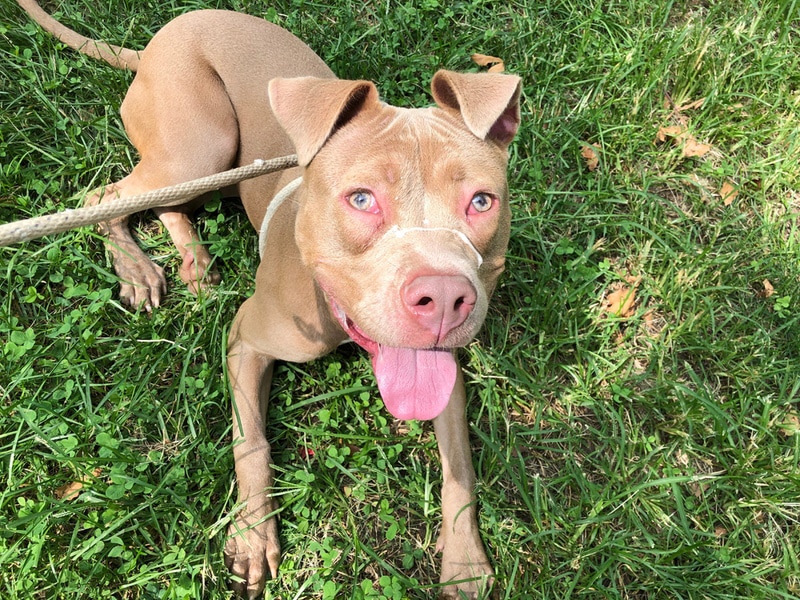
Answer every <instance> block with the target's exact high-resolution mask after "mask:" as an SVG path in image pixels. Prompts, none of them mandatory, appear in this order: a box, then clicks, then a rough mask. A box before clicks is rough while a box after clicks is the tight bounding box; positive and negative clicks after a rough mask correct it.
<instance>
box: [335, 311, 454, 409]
mask: <svg viewBox="0 0 800 600" xmlns="http://www.w3.org/2000/svg"><path fill="white" fill-rule="evenodd" d="M330 304H331V308H332V310H333V314H334V316H335V317H336V319H337V320H338V321H339V323H340V325H341V326H342V328H343V329H344V330H345V332H347V334H348V335H349V336H350V338H351V339H352V340H353V341H354V342H355V343H356V344H358V345H359V346H361V347H362V348H364V349H365V350H366V351H367V352H369V354H370V358H371V359H372V370H373V371H374V373H375V380H376V381H377V382H378V389H379V390H380V393H381V397H382V398H383V403H384V404H385V405H386V410H388V411H389V412H390V413H391V414H392V415H393V416H394V417H395V418H397V419H403V420H409V419H417V420H429V419H434V418H436V417H437V416H439V415H440V414H441V413H442V411H443V410H444V409H445V408H446V407H447V403H448V402H449V400H450V396H451V394H452V393H453V387H454V386H455V382H456V375H457V370H458V368H457V366H456V361H455V358H454V356H453V352H452V350H448V349H437V348H434V349H420V348H396V347H392V346H386V345H384V344H380V343H378V342H376V341H375V340H373V339H372V338H370V337H369V336H368V335H366V334H365V333H364V331H363V330H361V329H360V328H359V327H358V325H356V324H355V322H353V320H352V319H350V317H348V316H347V314H346V313H345V312H344V310H342V308H341V307H340V306H339V305H338V304H336V302H335V301H333V300H330Z"/></svg>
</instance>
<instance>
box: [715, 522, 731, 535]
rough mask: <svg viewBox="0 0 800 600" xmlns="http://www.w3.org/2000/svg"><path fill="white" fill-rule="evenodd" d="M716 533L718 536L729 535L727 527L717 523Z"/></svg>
mask: <svg viewBox="0 0 800 600" xmlns="http://www.w3.org/2000/svg"><path fill="white" fill-rule="evenodd" d="M714 535H715V536H717V537H718V538H719V537H724V536H726V535H728V530H727V529H725V528H724V527H723V526H722V525H717V526H716V527H714Z"/></svg>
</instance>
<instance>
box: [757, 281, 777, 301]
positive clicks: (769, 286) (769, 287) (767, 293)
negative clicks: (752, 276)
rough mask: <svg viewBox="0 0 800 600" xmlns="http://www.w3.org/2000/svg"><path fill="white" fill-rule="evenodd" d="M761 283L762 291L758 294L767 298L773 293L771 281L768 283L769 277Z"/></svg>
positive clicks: (773, 288)
mask: <svg viewBox="0 0 800 600" xmlns="http://www.w3.org/2000/svg"><path fill="white" fill-rule="evenodd" d="M762 283H763V285H764V291H763V292H761V293H760V294H759V296H762V297H764V298H769V297H770V296H772V294H774V293H775V287H774V286H773V285H772V283H770V280H769V279H765V280H764V281H763V282H762Z"/></svg>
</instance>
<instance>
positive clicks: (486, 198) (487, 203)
mask: <svg viewBox="0 0 800 600" xmlns="http://www.w3.org/2000/svg"><path fill="white" fill-rule="evenodd" d="M492 202H493V200H492V197H491V196H490V195H489V194H484V193H483V192H481V193H480V194H475V195H474V196H473V197H472V208H474V209H475V210H476V211H477V212H486V211H487V210H489V209H490V208H492Z"/></svg>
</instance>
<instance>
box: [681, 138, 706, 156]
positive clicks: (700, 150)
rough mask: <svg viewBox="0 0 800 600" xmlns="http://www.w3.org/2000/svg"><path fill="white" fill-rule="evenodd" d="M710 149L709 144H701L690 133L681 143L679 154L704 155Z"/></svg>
mask: <svg viewBox="0 0 800 600" xmlns="http://www.w3.org/2000/svg"><path fill="white" fill-rule="evenodd" d="M710 150H711V144H702V143H700V142H698V141H697V140H696V139H695V137H694V136H693V135H690V136H689V137H687V138H686V142H684V144H683V150H681V154H682V155H683V156H685V157H686V158H691V157H693V156H705V155H706V154H708V153H709V151H710Z"/></svg>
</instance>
